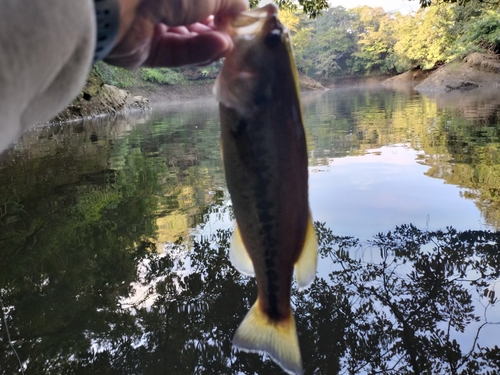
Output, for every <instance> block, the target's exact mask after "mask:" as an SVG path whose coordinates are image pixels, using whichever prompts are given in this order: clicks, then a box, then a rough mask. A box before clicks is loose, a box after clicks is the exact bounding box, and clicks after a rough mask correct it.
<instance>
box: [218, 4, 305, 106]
mask: <svg viewBox="0 0 500 375" xmlns="http://www.w3.org/2000/svg"><path fill="white" fill-rule="evenodd" d="M225 30H226V32H227V33H228V34H229V35H230V36H231V37H232V39H233V42H234V48H233V49H232V50H231V51H230V52H229V53H228V54H227V55H226V58H225V61H224V65H223V68H222V70H221V72H220V74H219V76H218V78H217V81H216V84H215V89H214V91H215V95H216V97H217V99H218V100H219V101H220V102H221V103H222V104H224V105H225V106H226V107H230V108H233V109H236V110H237V111H238V112H239V113H240V114H243V115H244V114H248V112H251V111H254V110H255V109H256V108H257V107H258V106H259V105H260V104H261V103H264V102H266V101H268V99H272V97H273V95H276V93H275V91H276V87H278V86H283V84H284V83H285V82H284V81H285V80H287V79H288V78H290V79H288V81H290V80H292V81H294V80H295V79H296V76H293V77H289V76H290V73H291V74H292V75H294V74H295V75H296V73H293V72H294V71H296V68H295V63H294V59H293V52H292V47H291V41H290V33H289V31H288V29H287V28H286V27H285V26H284V25H283V24H282V23H281V22H280V20H279V19H278V7H277V6H276V5H274V4H267V5H265V6H263V7H261V8H257V9H251V10H248V11H246V12H242V13H240V14H238V15H237V16H236V17H235V18H233V19H232V20H231V21H229V22H227V23H226V26H225Z"/></svg>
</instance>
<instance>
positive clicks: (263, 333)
mask: <svg viewBox="0 0 500 375" xmlns="http://www.w3.org/2000/svg"><path fill="white" fill-rule="evenodd" d="M233 344H234V346H236V347H237V348H238V349H240V350H243V351H246V352H257V353H266V354H268V355H269V356H270V357H271V358H272V359H273V361H274V362H276V363H277V364H278V365H280V366H281V368H282V369H283V370H284V371H286V372H287V373H289V374H294V375H302V373H303V371H302V358H301V356H300V348H299V339H298V338H297V330H296V328H295V319H294V317H293V314H292V311H291V310H290V317H289V319H287V320H286V321H280V322H279V323H276V322H273V321H272V320H270V319H269V317H268V316H267V315H266V314H265V313H264V312H263V311H262V309H261V308H260V307H259V300H257V302H256V303H255V304H254V305H253V306H252V308H251V309H250V311H249V312H248V314H247V315H246V316H245V319H243V322H242V323H241V324H240V326H239V327H238V329H237V330H236V334H235V335H234V339H233Z"/></svg>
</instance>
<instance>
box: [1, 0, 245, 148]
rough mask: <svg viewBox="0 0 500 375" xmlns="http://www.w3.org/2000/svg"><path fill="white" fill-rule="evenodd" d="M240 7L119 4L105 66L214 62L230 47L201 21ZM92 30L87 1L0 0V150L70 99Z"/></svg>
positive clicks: (192, 2) (231, 0)
mask: <svg viewBox="0 0 500 375" xmlns="http://www.w3.org/2000/svg"><path fill="white" fill-rule="evenodd" d="M246 4H247V3H246V0H120V13H121V15H120V18H121V19H120V30H119V34H118V38H117V40H116V45H115V47H114V48H113V50H112V52H111V54H110V55H108V58H107V60H106V61H108V62H110V63H112V64H115V65H119V66H124V67H129V68H132V67H137V66H181V65H193V64H198V65H202V64H206V63H209V62H211V61H214V60H216V59H218V58H219V57H221V56H222V55H223V54H224V53H225V52H227V50H228V49H230V48H231V45H232V42H231V40H230V39H229V38H228V36H227V35H225V34H224V33H222V32H219V31H217V30H216V28H215V26H214V25H213V22H211V21H210V19H209V18H208V17H209V16H210V15H211V14H215V15H216V16H218V17H220V16H225V15H230V14H231V13H236V12H239V11H241V10H244V9H245V8H246ZM196 22H198V23H196ZM167 24H168V25H169V26H166V25H167ZM186 25H187V26H186ZM95 28H96V26H95V16H94V3H93V0H37V1H33V0H0V152H1V151H2V150H3V149H5V148H6V147H7V146H8V145H9V144H10V143H11V142H12V141H14V140H16V139H17V138H18V137H19V136H20V135H21V134H22V132H24V131H25V130H26V129H27V128H28V127H29V126H31V125H32V124H34V123H37V122H44V121H48V120H50V119H51V118H52V117H53V116H55V115H56V114H57V113H58V112H60V111H61V110H62V109H63V108H64V107H66V106H67V105H68V104H69V102H70V101H71V100H72V99H73V98H74V97H76V95H77V94H78V93H79V91H80V90H81V88H82V87H83V85H84V83H85V79H86V77H87V74H88V71H89V70H90V68H91V61H92V57H93V53H94V46H95V35H96V30H95Z"/></svg>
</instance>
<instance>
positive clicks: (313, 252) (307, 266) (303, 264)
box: [295, 213, 318, 290]
mask: <svg viewBox="0 0 500 375" xmlns="http://www.w3.org/2000/svg"><path fill="white" fill-rule="evenodd" d="M317 262H318V240H317V239H316V230H315V229H314V225H313V222H312V218H311V213H309V217H308V219H307V231H306V239H305V241H304V246H303V248H302V252H301V253H300V257H299V260H298V261H297V263H295V278H296V279H297V284H298V287H299V290H303V289H304V288H307V287H308V286H309V284H311V283H312V282H313V280H314V277H315V276H316V264H317Z"/></svg>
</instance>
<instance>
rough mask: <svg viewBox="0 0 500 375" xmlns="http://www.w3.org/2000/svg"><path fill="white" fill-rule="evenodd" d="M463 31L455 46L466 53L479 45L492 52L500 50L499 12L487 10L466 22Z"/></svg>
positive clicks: (462, 53) (463, 53)
mask: <svg viewBox="0 0 500 375" xmlns="http://www.w3.org/2000/svg"><path fill="white" fill-rule="evenodd" d="M467 26H468V27H465V28H464V29H465V30H464V33H463V34H462V35H461V37H460V38H458V40H457V43H456V48H457V49H459V53H460V54H461V55H466V54H467V53H469V52H470V51H473V50H474V49H475V48H477V47H480V48H482V49H485V50H490V51H492V52H498V51H499V50H500V13H499V12H498V11H493V10H489V11H487V12H485V14H482V15H481V16H480V17H477V18H475V19H473V20H471V21H470V22H468V23H467Z"/></svg>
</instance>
